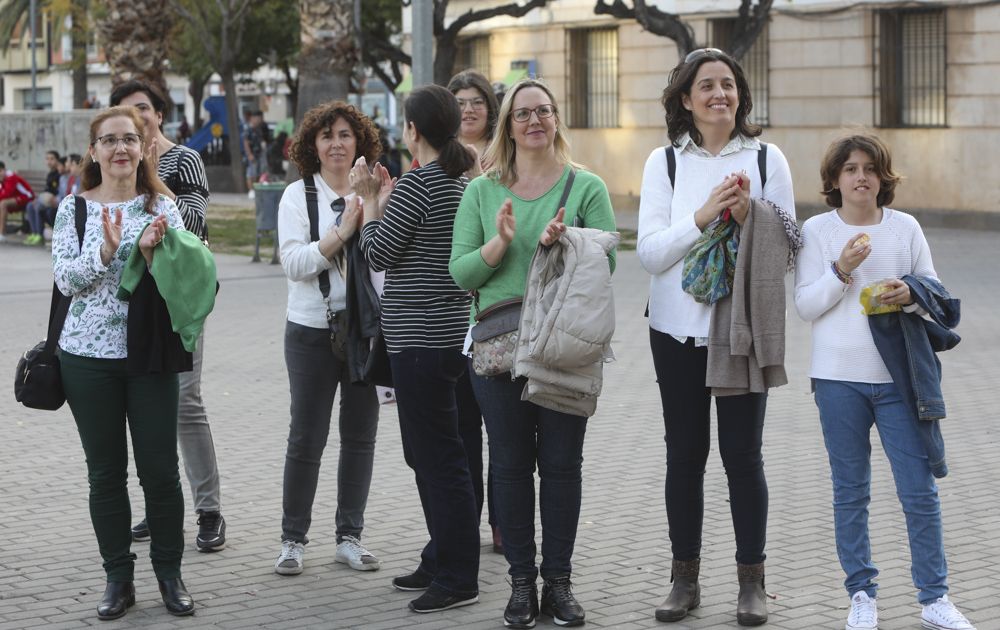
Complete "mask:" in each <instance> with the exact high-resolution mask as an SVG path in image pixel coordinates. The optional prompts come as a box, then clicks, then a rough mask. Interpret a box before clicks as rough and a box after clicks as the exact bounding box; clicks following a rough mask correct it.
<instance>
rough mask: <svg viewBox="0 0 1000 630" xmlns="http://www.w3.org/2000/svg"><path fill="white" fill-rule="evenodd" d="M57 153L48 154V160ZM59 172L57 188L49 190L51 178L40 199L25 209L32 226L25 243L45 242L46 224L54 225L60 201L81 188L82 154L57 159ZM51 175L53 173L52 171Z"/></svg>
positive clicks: (47, 181)
mask: <svg viewBox="0 0 1000 630" xmlns="http://www.w3.org/2000/svg"><path fill="white" fill-rule="evenodd" d="M53 153H55V151H50V152H49V154H46V161H48V159H49V155H50V154H53ZM57 164H58V165H59V166H58V169H57V172H59V173H60V174H59V177H58V181H57V183H56V190H55V192H54V193H52V192H49V180H48V178H46V181H45V192H43V193H41V194H39V195H38V199H36V200H35V201H32V202H31V203H29V204H28V206H27V208H26V209H25V218H26V219H27V220H28V225H29V226H30V228H31V234H29V235H28V237H27V238H25V239H24V244H25V245H41V244H43V243H44V242H45V226H46V225H54V224H55V220H56V210H57V209H58V208H59V202H60V201H62V200H63V199H64V198H65V197H66V195H75V194H76V193H77V192H79V188H80V181H79V180H80V170H79V169H80V156H79V155H78V154H76V153H73V154H70V155H69V156H63V157H61V158H59V160H58V161H57ZM50 175H51V173H50Z"/></svg>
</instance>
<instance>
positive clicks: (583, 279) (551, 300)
mask: <svg viewBox="0 0 1000 630" xmlns="http://www.w3.org/2000/svg"><path fill="white" fill-rule="evenodd" d="M619 239H620V237H619V234H618V232H604V231H602V230H595V229H592V228H575V227H570V228H566V232H565V233H564V234H563V235H562V237H561V238H560V239H559V240H558V241H556V242H555V244H553V245H552V246H551V247H543V246H541V245H539V247H538V249H536V250H535V255H534V257H533V258H532V260H531V266H530V267H529V269H528V278H527V283H526V286H525V292H524V304H523V306H522V308H521V325H520V328H519V330H520V335H519V338H518V342H517V350H516V352H515V355H514V369H513V370H512V372H513V376H514V377H518V376H524V377H527V384H526V385H525V388H524V392H523V394H522V395H521V399H522V400H527V401H531V402H533V403H535V404H537V405H539V406H542V407H545V408H546V409H553V410H555V411H560V412H563V413H568V414H572V415H576V416H584V417H590V416H592V415H594V412H595V411H596V410H597V397H598V395H600V393H601V387H602V385H603V366H604V362H605V361H610V360H612V359H613V358H614V353H613V352H612V351H611V336H612V335H613V334H614V331H615V299H614V293H613V290H612V286H611V269H610V266H609V264H608V254H609V253H610V252H611V251H612V250H613V249H614V248H615V247H616V246H617V245H618V241H619Z"/></svg>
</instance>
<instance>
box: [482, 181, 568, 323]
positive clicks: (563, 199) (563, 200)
mask: <svg viewBox="0 0 1000 630" xmlns="http://www.w3.org/2000/svg"><path fill="white" fill-rule="evenodd" d="M575 179H576V167H574V166H570V167H569V177H567V178H566V185H565V186H563V191H562V195H560V197H559V203H558V204H557V205H556V211H555V212H553V213H552V217H553V218H555V216H556V215H557V214H559V208H562V207H564V206H565V205H566V200H567V199H569V193H570V191H571V190H572V189H573V180H575ZM573 227H583V217H581V216H580V215H579V214H578V215H577V216H576V218H575V219H573ZM472 305H473V306H474V307H475V308H476V317H479V291H473V292H472Z"/></svg>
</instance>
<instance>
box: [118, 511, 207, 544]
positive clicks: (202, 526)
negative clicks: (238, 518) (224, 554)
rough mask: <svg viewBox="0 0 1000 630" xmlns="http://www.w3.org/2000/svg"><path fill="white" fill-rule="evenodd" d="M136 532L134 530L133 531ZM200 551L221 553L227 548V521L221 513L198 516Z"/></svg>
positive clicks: (204, 513)
mask: <svg viewBox="0 0 1000 630" xmlns="http://www.w3.org/2000/svg"><path fill="white" fill-rule="evenodd" d="M132 531H133V532H134V531H135V530H134V529H133V530H132ZM194 542H195V544H196V545H198V551H221V550H222V549H225V547H226V519H224V518H222V514H221V513H220V512H202V513H201V514H199V516H198V537H197V538H195V541H194Z"/></svg>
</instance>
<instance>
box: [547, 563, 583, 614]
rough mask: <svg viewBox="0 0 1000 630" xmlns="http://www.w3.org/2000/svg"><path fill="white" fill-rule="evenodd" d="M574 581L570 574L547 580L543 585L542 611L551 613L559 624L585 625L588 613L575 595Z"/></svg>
mask: <svg viewBox="0 0 1000 630" xmlns="http://www.w3.org/2000/svg"><path fill="white" fill-rule="evenodd" d="M572 586H573V584H572V582H570V580H569V576H568V575H561V576H559V577H554V578H552V579H550V580H545V586H543V587H542V613H544V614H546V615H551V617H552V621H553V622H554V623H555V624H556V625H557V626H579V625H583V622H584V619H585V618H586V613H584V612H583V606H581V605H580V602H578V601H576V598H575V597H573V589H572Z"/></svg>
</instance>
